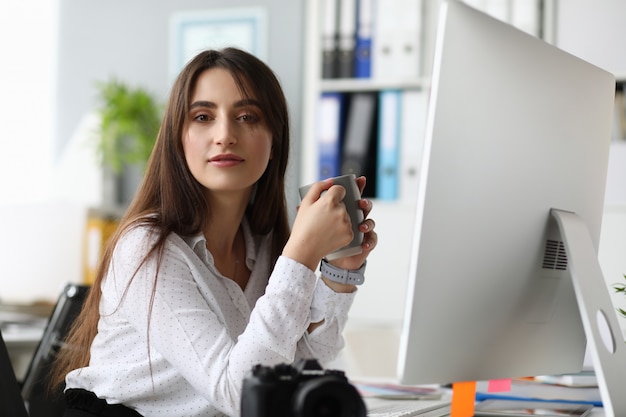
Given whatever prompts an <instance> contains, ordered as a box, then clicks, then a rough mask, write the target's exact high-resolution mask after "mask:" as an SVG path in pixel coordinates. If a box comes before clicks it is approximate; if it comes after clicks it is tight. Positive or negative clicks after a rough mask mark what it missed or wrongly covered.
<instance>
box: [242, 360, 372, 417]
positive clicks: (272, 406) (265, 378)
mask: <svg viewBox="0 0 626 417" xmlns="http://www.w3.org/2000/svg"><path fill="white" fill-rule="evenodd" d="M365 415H366V410H365V404H364V402H363V399H362V398H361V395H360V394H359V392H358V391H357V390H356V388H355V387H354V386H353V385H351V384H350V383H349V382H348V379H347V378H346V377H345V375H344V373H343V372H342V371H336V370H323V369H322V367H321V366H320V364H319V363H318V362H317V361H316V360H315V359H306V360H299V361H296V362H295V363H294V365H293V366H292V365H287V364H280V365H276V366H274V367H268V366H262V365H256V366H255V367H254V368H252V372H251V375H250V376H248V377H246V378H245V379H244V381H243V391H242V396H241V417H290V416H296V417H305V416H306V417H365Z"/></svg>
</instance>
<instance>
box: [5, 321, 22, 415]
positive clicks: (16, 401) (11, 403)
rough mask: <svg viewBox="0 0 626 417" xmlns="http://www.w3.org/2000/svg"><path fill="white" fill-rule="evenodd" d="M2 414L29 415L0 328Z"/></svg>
mask: <svg viewBox="0 0 626 417" xmlns="http://www.w3.org/2000/svg"><path fill="white" fill-rule="evenodd" d="M0 416H2V417H28V413H27V412H26V406H25V405H24V399H23V398H22V395H21V394H20V386H19V384H18V382H17V378H16V377H15V370H14V369H13V365H12V364H11V358H10V357H9V351H8V350H7V346H6V344H5V343H4V339H3V338H2V331H1V330H0Z"/></svg>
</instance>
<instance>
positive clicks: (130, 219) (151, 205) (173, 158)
mask: <svg viewBox="0 0 626 417" xmlns="http://www.w3.org/2000/svg"><path fill="white" fill-rule="evenodd" d="M215 67H218V68H223V69H226V70H228V71H229V72H230V74H231V75H232V76H233V78H234V79H235V83H236V84H237V85H238V87H239V89H240V91H241V92H242V94H243V95H244V96H245V97H254V98H255V99H256V100H257V101H258V102H259V103H260V107H261V110H262V111H263V114H264V117H265V120H266V123H267V126H268V128H269V129H270V132H271V133H272V159H271V160H270V162H269V165H268V167H267V169H266V170H265V172H264V173H263V175H262V176H261V178H260V179H259V180H258V182H257V183H256V191H255V193H254V198H253V201H252V202H251V204H250V205H249V206H248V208H247V212H246V215H247V218H248V222H249V224H250V228H251V230H252V232H253V233H255V234H267V233H269V232H270V231H272V232H273V233H272V237H273V240H272V248H271V249H272V259H273V262H276V259H277V258H278V256H279V255H280V253H281V252H282V249H283V246H284V245H285V243H286V241H287V238H288V236H289V221H288V216H287V207H286V202H285V189H284V177H285V171H286V169H287V161H288V156H289V116H288V109H287V102H286V99H285V96H284V93H283V91H282V88H281V86H280V83H279V81H278V79H277V78H276V76H275V75H274V73H273V72H272V70H271V69H270V68H269V67H268V66H267V65H266V64H264V63H263V62H262V61H261V60H259V59H257V58H256V57H254V56H253V55H251V54H248V53H246V52H243V51H241V50H238V49H235V48H226V49H222V50H219V51H215V50H209V51H204V52H201V53H200V54H198V55H197V56H196V57H195V58H194V59H192V60H191V61H190V62H189V63H188V64H187V65H186V66H185V68H184V69H183V70H182V71H181V73H180V74H179V76H178V78H177V79H176V81H175V83H174V85H173V86H172V90H171V93H170V97H169V102H168V104H167V107H166V110H165V114H164V116H163V121H162V123H161V128H160V130H159V133H158V136H157V140H156V143H155V145H154V149H153V151H152V155H151V156H150V160H149V161H148V165H147V168H146V173H145V176H144V179H143V182H142V184H141V186H140V188H139V190H138V191H137V194H136V196H135V198H134V200H133V202H132V203H131V205H130V207H129V208H128V210H127V212H126V214H125V216H124V217H123V218H122V220H121V222H120V226H119V227H118V230H117V231H116V233H115V235H114V236H113V237H112V238H111V240H110V241H109V242H108V244H107V246H106V248H105V251H104V254H103V257H102V260H101V262H100V264H99V267H98V271H97V275H96V279H95V282H94V285H93V287H92V289H91V290H90V292H89V295H88V297H87V299H86V300H85V304H84V306H83V310H82V311H81V313H80V315H79V316H78V318H77V320H76V321H75V323H74V324H73V326H72V328H71V330H70V332H69V334H68V337H67V339H66V343H65V345H64V348H63V349H61V350H60V352H59V354H58V356H57V358H56V360H55V363H54V366H53V369H52V375H51V385H52V387H59V386H61V385H62V384H63V381H64V379H65V375H66V374H67V373H68V372H69V371H71V370H74V369H77V368H82V367H85V366H87V365H88V364H89V359H90V346H91V343H92V342H93V339H94V337H95V336H96V333H97V325H98V320H99V319H100V314H99V310H98V308H99V304H100V298H101V295H102V291H101V284H102V281H103V280H104V278H105V277H106V274H107V270H108V267H109V264H110V262H111V258H112V254H113V249H114V248H115V245H116V243H117V242H118V240H119V239H120V236H121V235H122V234H123V233H124V232H125V231H126V230H128V229H129V228H131V227H132V226H134V225H136V224H138V223H140V222H141V223H146V224H149V225H151V226H152V227H153V228H154V229H155V230H156V231H157V235H158V239H157V240H156V243H155V245H154V246H153V247H152V249H151V250H150V251H149V253H148V254H147V255H146V257H145V258H144V260H143V261H144V262H145V260H146V259H147V258H148V257H150V256H153V255H154V254H157V256H159V257H160V255H161V253H162V250H163V247H164V245H165V241H166V238H167V237H168V235H169V234H170V233H176V234H179V235H181V236H190V235H194V234H197V233H199V232H200V231H202V230H203V226H205V224H206V222H207V220H208V216H209V215H210V207H209V206H208V203H207V201H206V199H205V197H204V192H203V186H202V185H201V184H200V183H198V182H197V181H196V180H195V179H194V177H193V176H192V174H191V172H190V171H189V168H188V167H187V164H186V162H185V156H184V152H183V144H182V137H183V133H184V129H185V126H186V118H187V116H188V113H189V105H190V101H191V96H192V94H193V91H194V88H195V85H196V81H197V79H198V77H199V75H200V74H201V73H202V72H203V71H205V70H207V69H210V68H215ZM157 270H158V268H157ZM155 286H156V277H155Z"/></svg>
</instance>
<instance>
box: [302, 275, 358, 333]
mask: <svg viewBox="0 0 626 417" xmlns="http://www.w3.org/2000/svg"><path fill="white" fill-rule="evenodd" d="M357 292H358V290H355V291H352V292H349V293H338V292H335V291H333V289H332V288H330V287H329V286H328V285H326V284H325V283H324V281H323V280H321V279H318V281H317V285H316V286H315V291H314V293H313V301H312V303H311V322H312V323H318V322H320V321H322V320H325V319H329V318H332V317H347V316H348V312H349V310H350V307H351V306H352V303H353V302H354V297H355V296H356V293H357Z"/></svg>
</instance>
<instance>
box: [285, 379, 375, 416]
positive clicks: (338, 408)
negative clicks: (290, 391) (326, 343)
mask: <svg viewBox="0 0 626 417" xmlns="http://www.w3.org/2000/svg"><path fill="white" fill-rule="evenodd" d="M293 401H294V403H293V405H294V415H295V416H299V417H365V404H364V403H363V399H362V398H361V396H360V395H359V393H358V392H357V390H356V388H354V386H352V385H350V384H348V383H346V382H345V380H339V379H337V378H336V377H335V376H330V375H329V376H323V377H320V378H316V379H313V380H310V381H307V382H305V383H303V384H302V385H301V386H300V387H299V389H298V390H297V391H296V393H295V395H294V398H293Z"/></svg>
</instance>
